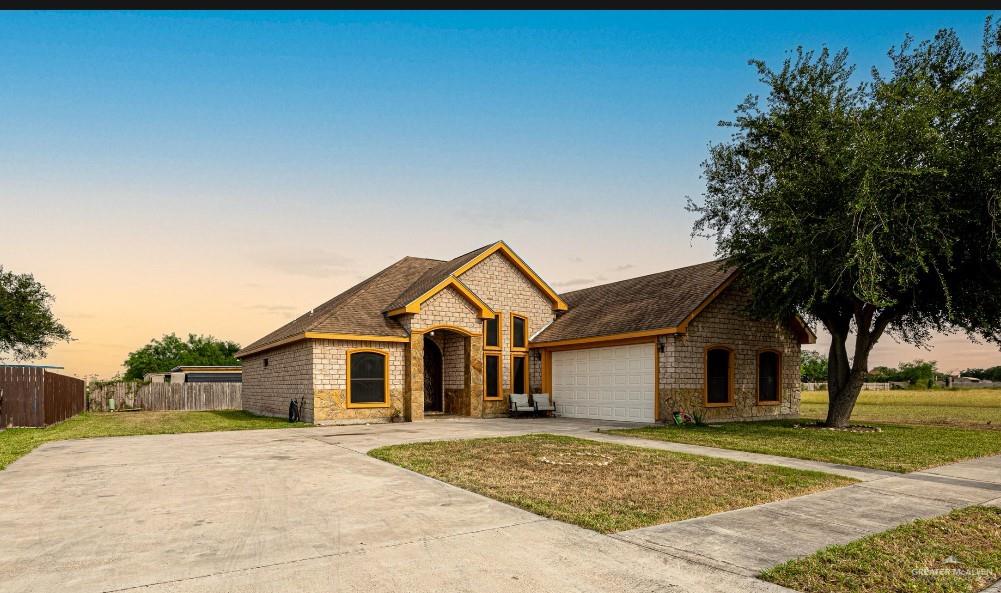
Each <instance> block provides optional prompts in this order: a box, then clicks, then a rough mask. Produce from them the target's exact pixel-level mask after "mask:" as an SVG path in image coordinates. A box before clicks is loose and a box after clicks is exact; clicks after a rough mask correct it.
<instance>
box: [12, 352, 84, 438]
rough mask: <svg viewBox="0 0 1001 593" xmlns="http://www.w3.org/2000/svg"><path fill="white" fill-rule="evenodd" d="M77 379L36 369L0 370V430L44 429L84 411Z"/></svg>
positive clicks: (82, 395)
mask: <svg viewBox="0 0 1001 593" xmlns="http://www.w3.org/2000/svg"><path fill="white" fill-rule="evenodd" d="M85 401H86V400H85V399H84V384H83V381H82V380H81V379H77V378H74V377H67V376H66V375H60V374H58V373H53V372H52V371H49V370H46V369H44V368H39V367H29V366H0V428H7V427H12V426H48V425H49V424H55V423H56V422H61V421H63V420H65V419H67V418H69V417H71V416H75V415H76V414H79V413H80V412H82V411H83V410H84V404H85Z"/></svg>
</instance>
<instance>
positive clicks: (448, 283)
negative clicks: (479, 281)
mask: <svg viewBox="0 0 1001 593" xmlns="http://www.w3.org/2000/svg"><path fill="white" fill-rule="evenodd" d="M449 287H451V288H454V289H455V290H456V291H458V293H459V294H460V295H462V296H463V297H464V298H465V299H466V300H467V301H469V302H470V303H472V304H473V306H475V307H476V308H477V309H479V310H480V312H479V317H480V318H481V319H485V318H487V317H489V316H491V315H493V314H494V312H493V309H491V308H490V306H489V305H487V304H486V303H484V302H483V301H482V300H480V297H478V296H476V295H475V294H474V293H473V291H471V290H469V289H468V288H466V285H465V284H463V283H462V282H459V279H458V278H456V277H455V276H454V275H453V276H449V277H448V278H445V279H444V280H442V281H441V282H439V283H438V284H435V285H434V287H433V288H431V289H430V290H428V291H427V292H425V293H424V294H422V295H421V296H419V297H417V298H415V299H414V300H412V301H410V302H409V303H407V304H406V305H404V306H402V307H399V308H397V309H393V310H391V311H389V312H388V313H386V315H389V316H390V317H393V316H394V315H402V314H404V313H420V312H421V305H422V304H424V303H425V302H426V301H427V300H428V299H430V298H431V297H433V296H434V295H436V294H438V293H439V292H441V291H443V290H445V289H446V288H449Z"/></svg>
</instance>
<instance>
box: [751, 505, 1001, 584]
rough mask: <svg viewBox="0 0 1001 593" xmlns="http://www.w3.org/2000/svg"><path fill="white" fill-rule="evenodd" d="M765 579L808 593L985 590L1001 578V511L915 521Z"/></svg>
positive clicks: (777, 570)
mask: <svg viewBox="0 0 1001 593" xmlns="http://www.w3.org/2000/svg"><path fill="white" fill-rule="evenodd" d="M761 578H763V579H765V580H767V581H771V582H773V583H777V584H779V585H782V586H784V587H789V588H791V589H796V590H799V591H805V592H807V593H821V592H824V593H856V592H858V593H877V592H878V593H896V592H899V593H904V592H907V593H932V592H935V593H952V592H957V593H958V592H960V591H962V592H964V593H967V592H971V591H980V590H981V589H983V588H985V587H987V586H988V585H990V584H991V583H993V582H995V581H996V580H998V579H1001V509H997V508H991V507H969V508H965V509H960V510H957V511H953V512H951V513H949V514H948V515H944V516H942V517H936V518H934V519H926V520H919V521H914V522H913V523H908V524H906V525H901V526H900V527H897V528H895V529H891V530H889V531H884V532H883V533H877V534H875V535H871V536H869V537H866V538H863V539H860V540H858V541H855V542H852V543H850V544H846V545H843V546H831V547H829V548H825V549H823V550H821V551H819V552H817V553H815V554H813V555H810V556H807V557H805V558H800V559H798V560H791V561H789V562H786V563H785V564H780V565H779V566H776V567H775V568H772V569H770V570H767V571H765V572H764V573H762V575H761Z"/></svg>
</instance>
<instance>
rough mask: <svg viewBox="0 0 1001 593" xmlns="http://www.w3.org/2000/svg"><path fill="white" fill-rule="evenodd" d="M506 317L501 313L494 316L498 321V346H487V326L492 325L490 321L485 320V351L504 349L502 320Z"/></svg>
mask: <svg viewBox="0 0 1001 593" xmlns="http://www.w3.org/2000/svg"><path fill="white" fill-rule="evenodd" d="M503 318H504V316H503V315H502V314H501V313H499V312H498V313H497V314H496V315H494V319H495V320H497V345H496V346H494V345H491V344H487V324H488V323H490V320H489V319H484V320H483V349H484V350H502V349H503V348H504V331H503V330H504V324H503V323H502V321H501V320H502V319H503Z"/></svg>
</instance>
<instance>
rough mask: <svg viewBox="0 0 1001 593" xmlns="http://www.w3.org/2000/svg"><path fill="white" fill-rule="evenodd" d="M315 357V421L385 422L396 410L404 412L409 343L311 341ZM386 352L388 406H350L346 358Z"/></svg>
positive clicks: (399, 412)
mask: <svg viewBox="0 0 1001 593" xmlns="http://www.w3.org/2000/svg"><path fill="white" fill-rule="evenodd" d="M310 342H311V343H312V356H313V405H314V408H315V412H314V418H313V421H314V422H324V421H330V420H337V421H363V422H373V421H386V420H388V419H389V418H390V417H391V416H392V414H393V411H394V410H395V411H396V412H397V413H398V414H402V413H403V407H404V405H403V400H404V395H405V390H406V373H405V371H406V344H404V343H401V342H357V341H355V342H349V341H344V340H310ZM357 349H365V350H377V351H380V352H384V353H386V354H387V355H388V356H389V406H388V407H380V408H349V407H347V365H348V362H347V356H348V352H350V351H351V350H357Z"/></svg>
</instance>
